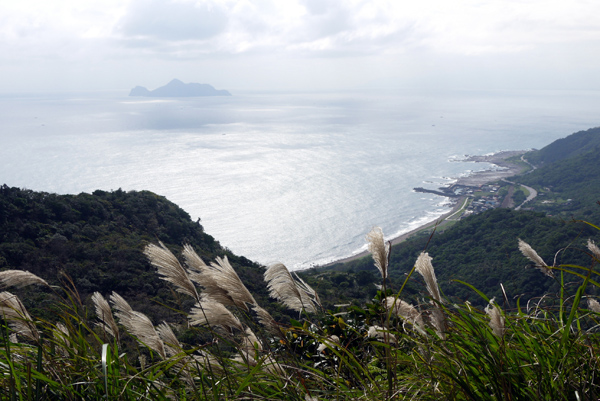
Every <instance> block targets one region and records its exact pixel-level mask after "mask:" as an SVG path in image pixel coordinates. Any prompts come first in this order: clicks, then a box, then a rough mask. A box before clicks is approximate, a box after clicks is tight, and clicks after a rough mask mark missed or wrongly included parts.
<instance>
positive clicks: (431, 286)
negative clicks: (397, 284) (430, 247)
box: [415, 252, 443, 304]
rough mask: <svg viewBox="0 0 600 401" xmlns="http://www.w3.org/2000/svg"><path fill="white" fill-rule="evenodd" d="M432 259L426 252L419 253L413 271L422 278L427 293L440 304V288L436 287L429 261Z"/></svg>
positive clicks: (433, 271) (433, 272)
mask: <svg viewBox="0 0 600 401" xmlns="http://www.w3.org/2000/svg"><path fill="white" fill-rule="evenodd" d="M432 260H433V258H432V257H431V256H429V254H428V253H427V252H421V254H420V255H419V257H418V258H417V262H416V263H415V266H416V268H415V270H416V271H417V272H418V273H419V274H420V275H421V276H423V280H425V285H426V286H427V292H428V293H429V295H430V296H431V298H433V299H434V300H436V301H437V302H438V303H440V304H441V303H442V302H443V301H442V296H441V295H440V288H439V287H438V283H437V279H436V277H435V270H434V269H433V265H432V264H431V261H432Z"/></svg>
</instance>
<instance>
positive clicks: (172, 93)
mask: <svg viewBox="0 0 600 401" xmlns="http://www.w3.org/2000/svg"><path fill="white" fill-rule="evenodd" d="M129 96H144V97H196V96H231V93H229V92H228V91H226V90H218V89H215V88H214V87H212V86H211V85H208V84H197V83H189V84H186V83H183V82H181V81H180V80H178V79H174V80H172V81H171V82H169V83H168V84H166V85H165V86H161V87H160V88H156V89H154V90H152V91H150V90H148V89H146V88H144V87H143V86H136V87H135V88H133V89H132V90H131V92H129Z"/></svg>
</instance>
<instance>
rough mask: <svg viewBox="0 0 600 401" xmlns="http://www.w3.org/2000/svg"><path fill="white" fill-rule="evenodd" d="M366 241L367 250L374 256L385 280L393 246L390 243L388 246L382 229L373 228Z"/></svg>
mask: <svg viewBox="0 0 600 401" xmlns="http://www.w3.org/2000/svg"><path fill="white" fill-rule="evenodd" d="M366 239H367V249H368V250H369V252H370V253H371V255H372V256H373V261H374V262H375V266H376V267H377V269H378V270H379V273H381V277H382V278H383V279H385V278H386V277H387V270H388V258H389V255H390V248H391V245H390V244H389V243H387V244H386V242H385V239H384V237H383V230H382V229H381V227H373V229H372V230H371V231H370V232H369V233H368V234H367V238H366Z"/></svg>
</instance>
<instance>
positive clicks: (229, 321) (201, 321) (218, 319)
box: [188, 299, 244, 332]
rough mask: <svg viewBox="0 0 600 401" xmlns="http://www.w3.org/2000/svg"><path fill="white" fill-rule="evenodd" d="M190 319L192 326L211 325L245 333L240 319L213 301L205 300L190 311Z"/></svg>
mask: <svg viewBox="0 0 600 401" xmlns="http://www.w3.org/2000/svg"><path fill="white" fill-rule="evenodd" d="M188 319H189V321H190V325H192V326H202V325H209V326H218V327H222V328H224V329H227V330H228V331H230V332H231V331H233V329H237V330H240V331H244V328H243V326H242V324H241V323H240V321H239V319H238V318H237V317H235V316H234V315H233V314H232V313H231V312H230V311H229V309H227V308H226V307H225V306H224V305H223V304H221V303H220V302H215V301H213V300H211V299H204V300H202V301H201V302H199V303H197V304H196V305H195V306H194V307H193V308H192V310H191V311H190V314H189V315H188Z"/></svg>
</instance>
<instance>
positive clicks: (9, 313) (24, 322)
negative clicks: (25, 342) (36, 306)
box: [0, 291, 40, 341]
mask: <svg viewBox="0 0 600 401" xmlns="http://www.w3.org/2000/svg"><path fill="white" fill-rule="evenodd" d="M0 316H1V317H2V318H3V319H4V320H5V321H6V322H8V325H9V326H10V327H11V328H12V329H13V330H14V331H15V332H16V333H17V334H19V335H22V336H24V337H27V338H29V339H30V340H34V341H39V339H40V335H39V333H38V331H37V329H36V328H35V324H34V323H33V319H31V316H29V313H28V312H27V309H25V306H23V303H22V302H21V300H20V299H19V298H18V297H17V296H16V295H13V294H11V293H10V292H8V291H4V292H0Z"/></svg>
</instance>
